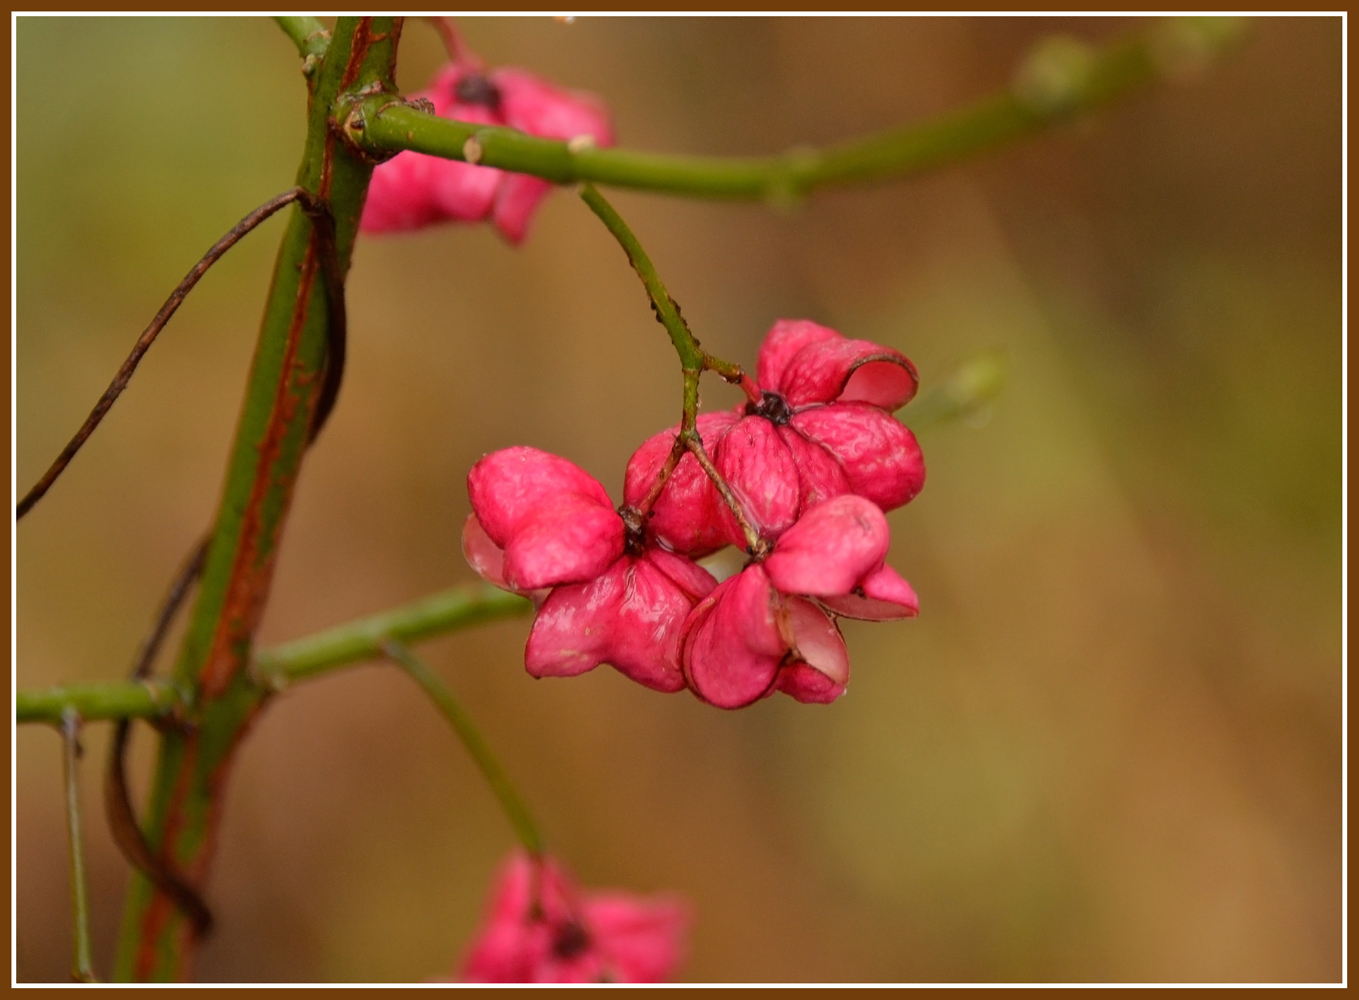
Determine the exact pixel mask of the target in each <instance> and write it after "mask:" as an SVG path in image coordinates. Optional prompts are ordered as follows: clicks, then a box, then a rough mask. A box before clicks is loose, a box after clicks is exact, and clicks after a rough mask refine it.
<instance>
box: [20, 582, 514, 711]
mask: <svg viewBox="0 0 1359 1000" xmlns="http://www.w3.org/2000/svg"><path fill="white" fill-rule="evenodd" d="M532 610H533V605H532V604H531V603H529V601H528V600H527V599H526V598H523V597H519V596H518V595H517V594H511V593H507V592H506V591H504V590H501V589H499V588H498V587H492V586H491V585H490V584H484V583H483V584H472V585H470V586H462V587H453V588H450V589H449V590H443V591H440V592H439V593H437V594H431V595H430V596H429V597H425V598H421V599H420V600H418V601H413V602H412V603H410V604H403V605H401V606H400V607H396V608H391V609H390V610H387V611H382V612H379V613H378V614H375V615H369V616H368V617H366V618H359V619H356V620H354V621H352V622H345V623H344V624H343V625H337V626H335V627H334V628H331V629H327V630H326V631H324V632H317V633H316V634H315V635H309V636H305V637H303V638H301V639H295V640H293V641H292V642H288V643H284V644H283V645H282V646H276V647H274V648H273V649H266V650H262V651H260V652H258V653H256V654H255V660H254V666H253V669H252V673H253V675H254V680H255V681H257V682H258V684H259V686H260V690H261V695H263V694H266V693H269V692H274V691H281V690H283V689H284V688H286V687H288V686H289V685H290V684H292V683H293V682H294V681H299V680H308V679H310V678H313V677H317V676H320V675H321V674H324V673H328V672H329V671H331V670H335V669H337V668H339V667H345V666H349V665H350V664H354V663H362V662H364V661H365V660H374V659H377V658H378V657H380V656H385V655H386V654H385V653H384V652H383V650H382V644H383V643H384V642H386V641H387V640H389V639H395V640H397V641H398V642H418V641H419V640H421V639H429V638H433V637H434V636H436V635H443V634H445V633H447V632H455V631H457V630H459V629H464V628H470V627H472V626H473V625H480V624H481V623H482V622H489V621H495V620H497V619H500V618H514V617H518V616H520V615H526V614H528V613H529V612H530V611H532ZM185 707H186V703H185V699H184V697H183V696H182V694H181V693H180V690H179V688H177V687H176V686H175V685H173V684H170V683H167V682H164V681H155V680H146V681H107V682H103V683H93V684H68V685H64V686H62V687H55V688H47V689H46V690H43V691H20V692H18V693H17V694H16V696H15V711H14V721H15V722H17V723H25V722H45V723H49V724H51V725H59V724H60V723H61V719H62V715H63V713H64V712H66V711H67V710H71V711H75V712H78V713H79V714H80V716H81V718H83V719H85V720H86V721H89V720H94V719H141V718H145V719H152V718H170V717H173V716H174V715H175V714H177V713H180V712H182V711H183V709H184V708H185Z"/></svg>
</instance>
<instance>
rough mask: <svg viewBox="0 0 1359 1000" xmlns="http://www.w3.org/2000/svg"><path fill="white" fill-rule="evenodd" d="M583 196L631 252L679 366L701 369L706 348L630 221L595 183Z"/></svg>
mask: <svg viewBox="0 0 1359 1000" xmlns="http://www.w3.org/2000/svg"><path fill="white" fill-rule="evenodd" d="M580 197H581V200H582V201H583V202H585V204H587V205H589V206H590V211H592V212H594V213H595V215H597V216H599V221H600V222H602V223H604V226H605V228H607V229H608V230H609V232H610V233H612V234H613V238H614V239H616V240H617V241H618V244H619V246H621V247H622V248H623V251H624V253H626V254H627V255H628V263H629V264H631V265H632V269H633V270H634V271H636V272H637V277H639V278H641V279H642V285H643V286H644V287H645V288H646V293H647V296H648V297H649V298H650V299H651V310H652V312H654V313H655V314H656V319H657V320H659V321H660V323H661V325H662V326H664V327H665V332H666V333H668V334H670V342H671V343H672V344H674V345H675V353H677V354H678V355H679V359H680V367H681V368H683V369H684V371H686V372H695V373H697V372H701V371H702V370H703V367H704V364H703V363H704V359H705V355H704V353H703V349H702V348H701V347H699V346H698V341H697V340H696V339H694V335H693V332H692V331H690V329H689V324H688V323H686V322H684V317H683V316H681V315H680V312H679V307H678V306H677V305H676V304H675V300H674V299H672V298H671V297H670V293H669V292H668V291H666V290H665V284H664V283H663V282H662V281H661V276H660V275H659V274H657V273H656V267H655V265H654V264H652V263H651V258H650V257H648V256H647V252H646V250H644V249H642V244H641V243H640V242H639V241H638V239H637V237H636V236H634V235H633V232H632V230H631V229H629V228H628V224H627V223H626V222H624V221H623V217H622V216H621V215H619V214H618V212H617V211H615V210H614V207H613V206H612V205H610V204H609V203H608V202H607V201H606V200H605V199H604V196H603V195H602V194H600V193H599V192H598V191H597V190H595V186H594V185H593V184H586V185H585V186H584V187H582V188H581V192H580Z"/></svg>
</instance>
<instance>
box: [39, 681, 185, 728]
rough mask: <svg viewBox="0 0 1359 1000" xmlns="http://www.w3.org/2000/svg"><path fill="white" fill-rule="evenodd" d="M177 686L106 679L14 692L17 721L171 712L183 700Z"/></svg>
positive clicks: (137, 716) (58, 721)
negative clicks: (72, 714) (73, 714)
mask: <svg viewBox="0 0 1359 1000" xmlns="http://www.w3.org/2000/svg"><path fill="white" fill-rule="evenodd" d="M182 700H183V699H182V698H181V697H180V693H179V691H178V689H176V688H175V686H174V685H173V684H167V683H164V682H163V681H106V682H95V683H92V684H64V685H62V686H61V687H54V688H47V689H45V690H42V691H18V692H16V693H15V695H14V721H15V722H17V723H24V722H46V723H48V724H50V725H60V724H61V717H62V715H63V714H64V713H65V712H67V711H68V710H69V711H73V712H76V713H78V714H79V715H80V717H81V718H82V719H85V720H86V721H93V720H96V719H143V718H154V717H156V716H161V715H168V714H169V713H170V712H171V711H173V710H174V709H175V708H176V707H177V706H178V705H179V704H180V703H181V701H182Z"/></svg>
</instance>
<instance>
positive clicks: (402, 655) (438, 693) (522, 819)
mask: <svg viewBox="0 0 1359 1000" xmlns="http://www.w3.org/2000/svg"><path fill="white" fill-rule="evenodd" d="M383 652H384V653H385V654H386V655H387V656H389V657H390V658H391V659H392V661H393V662H394V663H396V664H397V665H398V666H400V667H401V668H402V669H403V670H405V671H406V673H408V674H410V675H411V678H412V679H413V680H414V681H415V683H417V684H419V685H420V687H422V688H423V689H424V691H425V694H427V695H429V697H430V700H431V701H433V702H434V704H435V705H436V706H438V709H439V711H440V712H442V713H443V715H444V718H446V719H447V720H448V724H449V725H450V726H452V727H453V732H454V733H456V734H457V737H458V739H459V740H461V741H462V745H463V746H464V747H466V749H467V752H468V753H469V754H470V755H471V757H472V760H473V762H474V763H475V764H476V765H477V768H478V770H480V771H481V773H482V776H483V777H485V779H486V783H487V784H489V785H490V786H491V791H492V792H494V793H495V797H496V798H497V799H498V800H499V801H500V807H501V808H502V809H503V810H505V816H506V817H507V818H508V819H509V821H510V825H511V826H513V827H514V832H515V833H516V834H517V835H518V837H519V842H520V843H521V844H523V845H524V847H526V848H527V849H528V850H529V851H531V852H532V853H534V854H540V853H542V850H543V838H542V837H541V836H540V835H539V834H538V826H537V824H536V823H534V822H533V816H532V814H531V813H530V812H529V810H528V806H527V805H525V804H524V799H523V797H522V796H521V795H520V794H519V792H518V790H517V789H516V788H515V787H514V782H512V781H510V777H509V775H508V774H506V773H505V769H504V768H503V767H501V766H500V761H498V760H497V759H496V756H495V754H493V753H492V752H491V747H490V744H488V743H487V742H486V740H485V738H484V737H483V736H482V735H481V731H480V730H478V729H477V727H476V725H475V724H474V723H473V722H472V717H471V716H470V715H468V714H467V710H466V709H464V708H463V707H462V705H461V704H459V703H458V700H457V699H456V698H454V697H453V692H452V691H450V690H449V689H448V685H447V684H445V683H444V682H443V681H441V680H440V679H439V675H438V674H436V673H435V672H434V671H433V670H431V669H430V668H429V667H428V666H427V665H426V664H425V663H424V661H422V660H420V659H419V658H417V657H416V656H415V654H414V653H412V652H411V651H410V650H409V649H407V648H406V647H405V646H403V645H401V644H400V643H399V642H391V641H388V642H385V643H383Z"/></svg>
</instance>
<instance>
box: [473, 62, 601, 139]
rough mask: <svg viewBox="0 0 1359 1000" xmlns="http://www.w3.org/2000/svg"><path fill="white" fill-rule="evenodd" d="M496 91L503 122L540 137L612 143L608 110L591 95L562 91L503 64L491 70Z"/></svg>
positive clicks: (582, 92)
mask: <svg viewBox="0 0 1359 1000" xmlns="http://www.w3.org/2000/svg"><path fill="white" fill-rule="evenodd" d="M491 82H492V83H494V84H495V85H496V87H498V88H499V90H500V111H501V114H502V115H503V116H504V120H505V124H506V125H508V126H509V127H510V128H517V129H519V130H520V131H523V132H527V133H528V134H529V135H537V136H542V137H543V138H544V139H574V138H576V137H577V136H582V135H588V136H589V137H590V138H591V139H593V140H594V141H595V145H597V146H611V145H613V125H612V123H611V122H610V116H609V111H608V109H607V108H606V107H605V106H604V103H603V102H602V101H601V100H600V99H599V98H598V97H596V96H595V95H594V94H588V93H585V92H584V91H579V90H565V89H563V88H561V87H557V86H554V85H553V84H551V83H548V82H547V81H546V80H544V79H542V78H541V77H537V76H534V75H533V74H532V73H529V72H526V71H525V70H522V69H515V68H512V67H508V66H507V67H504V68H503V69H497V70H494V71H493V72H492V73H491Z"/></svg>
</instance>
